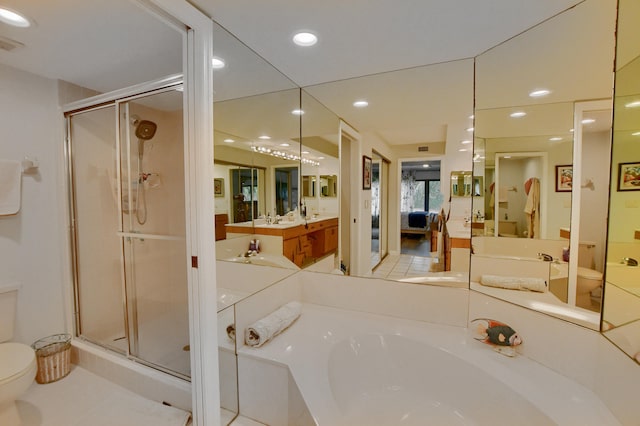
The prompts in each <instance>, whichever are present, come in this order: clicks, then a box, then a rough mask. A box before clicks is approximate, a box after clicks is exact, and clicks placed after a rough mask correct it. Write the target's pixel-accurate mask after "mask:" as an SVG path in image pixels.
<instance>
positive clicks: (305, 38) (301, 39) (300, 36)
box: [293, 31, 318, 47]
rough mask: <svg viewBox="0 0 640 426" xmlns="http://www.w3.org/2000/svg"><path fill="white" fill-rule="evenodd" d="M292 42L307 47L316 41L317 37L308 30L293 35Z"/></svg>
mask: <svg viewBox="0 0 640 426" xmlns="http://www.w3.org/2000/svg"><path fill="white" fill-rule="evenodd" d="M293 42H294V43H295V44H297V45H298V46H303V47H309V46H313V45H314V44H316V43H317V42H318V37H317V36H316V35H315V34H312V33H310V32H306V31H303V32H299V33H297V34H295V35H294V36H293Z"/></svg>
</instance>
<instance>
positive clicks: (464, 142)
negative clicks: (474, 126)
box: [460, 140, 471, 145]
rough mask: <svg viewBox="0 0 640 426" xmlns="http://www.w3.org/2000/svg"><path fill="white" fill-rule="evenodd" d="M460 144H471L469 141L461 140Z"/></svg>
mask: <svg viewBox="0 0 640 426" xmlns="http://www.w3.org/2000/svg"><path fill="white" fill-rule="evenodd" d="M460 143H461V144H463V145H468V144H470V143H471V141H470V140H463V141H462V142H460Z"/></svg>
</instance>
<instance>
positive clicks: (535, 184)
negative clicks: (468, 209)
mask: <svg viewBox="0 0 640 426" xmlns="http://www.w3.org/2000/svg"><path fill="white" fill-rule="evenodd" d="M615 19H616V4H615V1H599V0H587V1H584V2H582V3H580V4H578V5H577V6H575V7H574V8H572V9H569V10H567V11H565V12H563V13H561V14H559V15H557V16H555V17H553V18H551V19H549V20H547V21H545V22H543V23H541V24H539V25H537V26H536V27H533V28H531V29H530V30H528V31H526V32H524V33H522V34H520V35H519V36H517V37H514V38H513V39H511V40H509V41H507V42H505V43H503V44H501V45H499V46H496V47H495V48H493V49H491V50H489V51H487V52H485V53H483V54H482V55H479V56H478V57H477V58H476V111H475V148H474V164H473V171H474V177H481V178H482V180H483V182H484V187H483V190H482V191H481V196H477V197H473V211H474V219H473V222H474V224H473V227H472V229H473V237H472V247H473V253H474V254H473V255H472V261H471V276H470V278H471V288H472V289H474V290H477V291H480V292H483V293H486V294H489V295H491V296H494V297H498V298H501V299H504V300H508V301H511V302H513V303H517V304H520V305H523V306H526V307H529V308H531V309H535V310H539V311H542V312H546V313H548V314H550V315H554V316H558V317H562V318H564V319H567V320H569V321H573V322H576V323H579V324H581V325H584V326H587V327H590V328H593V329H597V328H598V327H599V322H600V310H601V301H602V284H603V280H602V276H603V272H604V253H605V249H606V217H607V211H606V200H607V197H608V194H609V191H608V188H609V176H608V173H607V171H608V170H607V169H608V168H607V167H605V166H603V165H604V164H606V165H608V158H609V150H610V140H611V137H610V131H611V108H612V102H611V98H612V91H613V74H612V64H613V58H614V45H615V39H614V36H615ZM594 99H596V100H601V101H600V102H590V100H594ZM581 200H582V202H581ZM586 203H588V208H583V206H585V207H586V205H587V204H586ZM496 276H497V277H496ZM500 276H508V277H513V276H517V277H519V278H522V279H523V280H524V282H525V284H524V285H523V286H524V288H522V286H521V287H520V289H513V288H507V287H510V286H509V285H506V284H505V282H504V280H502V279H501V278H500ZM540 283H542V284H540Z"/></svg>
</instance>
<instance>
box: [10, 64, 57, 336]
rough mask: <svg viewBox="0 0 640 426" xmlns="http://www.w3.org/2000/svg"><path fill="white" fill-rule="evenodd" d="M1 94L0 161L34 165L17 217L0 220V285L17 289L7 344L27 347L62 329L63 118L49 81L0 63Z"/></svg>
mask: <svg viewBox="0 0 640 426" xmlns="http://www.w3.org/2000/svg"><path fill="white" fill-rule="evenodd" d="M0 93H2V102H0V127H1V128H2V136H3V137H2V140H1V141H0V158H3V159H8V160H21V159H22V158H23V157H24V156H25V155H28V156H32V157H37V158H38V160H39V162H40V167H39V169H38V173H37V174H33V175H23V177H22V205H21V209H20V212H19V213H18V214H17V215H15V216H1V217H0V259H2V260H1V262H0V263H1V265H2V275H1V276H0V279H1V280H7V279H10V280H16V281H19V282H20V283H21V284H22V288H21V289H20V293H19V295H18V318H17V326H16V335H15V337H14V340H16V341H20V342H24V343H32V342H33V341H34V340H36V339H38V338H40V337H44V336H47V335H50V334H53V333H60V332H64V331H66V330H67V326H68V324H65V305H64V300H65V288H66V287H65V285H64V283H66V282H67V281H66V279H65V278H64V277H65V272H66V267H67V265H68V263H67V262H68V260H67V258H66V252H67V235H68V226H67V222H66V218H65V217H64V215H63V214H62V212H64V211H65V203H66V197H65V187H64V183H63V182H64V180H63V168H62V164H63V162H62V141H63V127H62V115H61V113H60V111H59V109H58V91H57V82H56V81H54V80H49V79H45V78H41V77H38V76H36V75H33V74H29V73H26V72H24V71H18V70H16V69H14V68H10V67H7V66H4V65H0Z"/></svg>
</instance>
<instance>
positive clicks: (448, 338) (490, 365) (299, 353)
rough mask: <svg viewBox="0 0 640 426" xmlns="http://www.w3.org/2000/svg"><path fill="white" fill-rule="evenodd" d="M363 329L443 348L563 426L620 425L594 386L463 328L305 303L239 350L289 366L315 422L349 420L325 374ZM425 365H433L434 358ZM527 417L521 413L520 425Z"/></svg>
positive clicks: (321, 424) (327, 425)
mask: <svg viewBox="0 0 640 426" xmlns="http://www.w3.org/2000/svg"><path fill="white" fill-rule="evenodd" d="M364 334H386V335H399V336H404V337H406V338H407V339H411V340H415V341H417V342H419V343H426V344H428V345H431V346H434V347H436V348H440V349H442V350H444V351H446V352H448V353H449V354H451V355H452V356H455V357H458V358H459V359H460V360H461V362H467V363H469V364H471V365H473V366H475V367H477V368H479V369H480V370H482V371H484V372H486V373H488V374H489V375H491V376H492V377H493V378H495V379H496V380H497V381H499V382H501V383H502V384H504V385H505V386H507V387H508V388H510V389H511V390H512V391H513V392H515V393H517V394H519V395H520V396H522V397H523V398H524V399H526V400H527V401H529V402H530V403H532V404H533V405H534V406H536V407H537V408H538V409H539V410H540V411H542V412H543V413H544V414H546V415H547V416H548V417H549V418H550V419H551V420H552V421H553V422H556V423H557V424H562V425H565V424H580V425H604V424H606V425H619V424H620V423H619V422H618V421H617V420H616V418H615V417H614V416H613V414H612V413H611V412H610V411H609V409H608V408H607V407H606V406H605V405H604V404H603V403H602V401H600V399H599V398H598V397H597V396H596V395H595V394H594V393H593V392H591V391H590V390H589V389H587V388H585V387H583V386H581V385H579V384H578V383H576V382H574V381H572V380H570V379H568V378H566V377H564V376H562V375H560V374H558V373H556V372H554V371H552V370H550V369H548V368H546V367H544V366H542V365H541V364H538V363H537V362H534V361H532V360H530V359H528V358H526V357H524V356H522V355H520V356H517V357H515V358H508V357H505V356H502V355H500V354H498V353H496V352H494V351H493V350H492V349H491V347H490V346H488V345H485V344H483V343H480V342H477V341H475V340H474V339H473V338H472V337H471V336H470V334H469V333H468V331H467V330H466V329H463V328H460V327H453V326H445V325H438V324H431V323H425V322H420V321H412V320H405V319H400V318H392V317H388V316H381V315H375V314H368V313H362V312H355V311H348V310H342V309H335V308H330V307H325V306H319V305H313V304H307V303H305V304H303V309H302V315H301V316H300V318H299V319H298V320H297V321H296V322H295V323H294V324H293V325H292V326H291V327H290V328H289V329H287V330H285V331H284V332H283V333H282V334H281V335H279V336H276V337H275V338H274V339H273V340H271V341H270V342H267V343H266V344H265V345H264V346H262V347H260V348H252V347H248V346H240V347H239V348H238V354H239V356H246V357H250V358H253V359H256V360H262V361H268V362H272V363H276V364H280V365H283V366H286V367H288V369H289V371H290V374H291V376H292V378H293V379H294V380H295V383H296V385H297V386H298V389H299V391H300V394H301V395H302V397H303V399H304V401H305V403H306V405H307V407H308V409H309V412H310V414H311V415H312V416H313V418H314V419H315V421H316V422H317V424H318V425H319V426H334V425H343V424H346V423H347V420H346V418H345V414H344V413H343V412H342V411H341V410H340V408H339V407H338V405H337V404H336V401H335V400H334V397H333V393H332V390H331V384H330V382H329V377H328V376H329V375H328V374H327V373H328V371H327V370H328V365H329V358H330V355H331V351H332V348H333V347H334V345H335V344H336V343H338V342H340V341H343V340H345V339H348V338H350V337H354V336H361V335H364ZM523 337H524V340H525V344H526V336H523ZM422 362H424V363H425V365H427V363H428V362H429V360H422ZM461 391H462V390H461ZM499 416H500V409H499V408H497V409H496V423H495V424H501V422H502V424H509V422H510V421H513V419H504V418H500V417H499ZM526 421H527V419H523V418H520V419H518V424H526V423H523V422H526ZM505 422H506V423H505Z"/></svg>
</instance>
